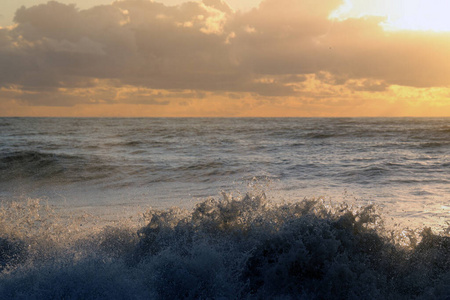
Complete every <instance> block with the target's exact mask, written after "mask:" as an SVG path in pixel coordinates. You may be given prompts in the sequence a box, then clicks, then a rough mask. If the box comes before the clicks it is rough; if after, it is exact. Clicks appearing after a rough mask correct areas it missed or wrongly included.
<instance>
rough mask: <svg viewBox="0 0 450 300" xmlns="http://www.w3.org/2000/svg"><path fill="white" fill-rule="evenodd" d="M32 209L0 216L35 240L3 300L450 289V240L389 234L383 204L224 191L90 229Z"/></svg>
mask: <svg viewBox="0 0 450 300" xmlns="http://www.w3.org/2000/svg"><path fill="white" fill-rule="evenodd" d="M15 207H16V208H17V205H16V206H14V205H12V206H9V207H7V208H8V209H7V210H4V212H6V211H8V210H9V211H12V212H13V213H14V209H15ZM22 208H23V207H22ZM25 208H26V209H25V211H27V210H28V212H27V213H25V214H22V216H23V218H22V220H24V218H25V219H26V220H28V222H19V221H18V223H17V224H16V225H14V224H13V223H14V219H9V221H8V222H5V220H4V219H3V221H2V222H3V223H0V225H1V230H0V233H1V235H0V238H2V239H4V240H5V241H6V240H8V241H12V240H14V241H16V242H15V243H17V244H16V245H27V247H26V250H25V251H26V255H24V256H22V257H23V258H22V260H20V261H19V260H16V261H14V262H13V261H12V260H11V264H10V265H9V268H5V269H4V270H3V272H2V274H1V275H0V280H2V283H3V284H2V285H1V286H0V296H1V297H2V298H21V297H37V298H50V299H51V298H58V297H65V298H77V297H78V298H80V297H81V298H91V299H92V298H96V299H111V298H112V299H123V298H151V299H180V298H185V299H207V298H223V299H229V298H233V299H235V298H243V299H260V298H276V297H278V298H295V299H297V298H300V299H329V298H332V299H350V298H368V299H369V298H370V299H391V298H399V299H411V298H424V299H425V298H427V299H429V298H436V299H445V298H446V297H448V296H450V286H449V284H448V283H449V282H450V271H449V270H450V237H449V236H448V235H446V234H445V233H440V234H435V233H433V232H432V231H431V229H428V228H424V229H422V230H420V234H416V233H414V232H413V231H411V232H409V233H408V232H407V233H406V234H405V232H403V233H402V232H393V231H388V230H386V229H385V228H384V227H383V220H382V217H381V216H380V214H379V213H378V209H377V207H376V206H373V205H369V206H365V207H353V206H350V205H346V204H341V205H331V204H327V203H325V202H324V201H323V200H321V199H309V200H307V199H305V200H302V201H298V202H293V203H280V204H276V203H274V202H273V201H270V200H268V199H267V198H266V196H265V195H264V194H258V195H253V196H252V195H245V196H244V197H238V198H234V197H231V196H230V195H227V194H223V199H220V200H218V199H213V198H211V199H208V200H205V201H203V202H201V203H199V204H197V206H196V207H195V208H194V209H193V210H192V211H188V210H184V209H180V208H171V209H168V210H149V211H147V212H146V213H144V214H143V216H142V219H141V220H140V222H145V223H146V224H145V225H143V226H142V225H141V226H139V225H138V224H139V222H138V223H124V224H122V225H118V224H117V225H114V226H108V227H104V228H101V227H95V226H91V227H89V228H85V229H84V230H85V231H84V233H83V231H82V230H81V229H79V227H77V226H76V224H78V223H80V220H78V219H77V220H72V221H73V222H72V221H71V222H69V223H67V222H68V221H67V220H66V219H64V218H62V219H58V215H57V214H56V215H54V214H53V213H52V212H50V211H47V209H46V208H45V206H39V205H38V203H36V202H30V203H28V204H27V205H25ZM17 211H20V209H17ZM22 211H23V210H22ZM37 215H39V216H40V217H39V218H38V217H37ZM16 219H18V220H19V219H20V218H16ZM145 220H147V221H145ZM10 223H11V224H12V225H11V224H10ZM8 224H9V225H10V226H9V227H8V226H6V225H8ZM19 224H21V225H19ZM26 224H28V225H26ZM30 229H32V230H31V231H30ZM25 232H27V233H25ZM4 240H0V242H2V241H4ZM1 245H3V244H2V243H0V246H1ZM5 245H6V244H5ZM43 245H45V246H43ZM8 247H9V246H8ZM10 248H11V249H12V248H13V247H10ZM24 249H25V248H24ZM19 252H20V251H19ZM19 252H17V253H19ZM13 253H14V252H13ZM5 257H6V256H5ZM0 258H3V257H0ZM7 259H8V258H7ZM62 275H63V276H62Z"/></svg>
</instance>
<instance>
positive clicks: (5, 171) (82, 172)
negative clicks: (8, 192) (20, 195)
mask: <svg viewBox="0 0 450 300" xmlns="http://www.w3.org/2000/svg"><path fill="white" fill-rule="evenodd" d="M111 168H113V167H111V166H107V165H104V164H102V163H101V162H99V161H98V160H93V159H92V160H89V159H86V158H84V157H80V156H74V155H64V154H56V153H45V152H39V151H18V152H9V153H2V155H1V157H0V182H8V181H11V180H19V179H28V180H34V181H44V180H46V181H49V180H52V182H54V183H58V182H59V183H62V182H73V181H87V180H93V179H99V178H103V177H106V176H109V172H110V171H111ZM53 179H54V180H53Z"/></svg>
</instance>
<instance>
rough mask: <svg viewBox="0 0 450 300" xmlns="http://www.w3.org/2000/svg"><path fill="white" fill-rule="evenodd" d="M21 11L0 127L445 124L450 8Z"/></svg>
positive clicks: (120, 4) (127, 5) (56, 5)
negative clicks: (90, 122)
mask: <svg viewBox="0 0 450 300" xmlns="http://www.w3.org/2000/svg"><path fill="white" fill-rule="evenodd" d="M21 1H26V0H21ZM30 1H31V0H30ZM30 1H28V2H27V3H28V4H27V5H25V6H22V7H17V8H16V10H15V15H14V18H12V17H11V16H10V17H7V16H6V15H4V17H5V18H6V19H8V18H9V19H11V20H14V21H11V22H13V23H12V24H11V25H9V26H7V27H3V28H0V69H1V72H0V116H74V117H75V116H129V117H133V116H141V117H143V116H152V117H171V116H173V117H177V116H183V117H189V116H192V117H200V116H208V117H239V116H254V117H257V116H265V117H270V116H273V117H282V116H289V117H295V116H318V117H323V116H333V117H338V116H374V117H375V116H450V59H449V53H450V21H449V20H450V18H448V17H447V16H446V14H447V12H449V11H450V10H449V9H448V8H449V6H450V1H449V2H447V1H444V0H427V1H423V0H422V1H420V0H395V1H393V0H371V1H368V0H345V1H343V0H321V1H317V0H264V1H262V2H259V1H257V0H251V1H250V0H249V1H247V2H239V1H238V0H233V1H231V0H230V1H228V2H227V1H223V0H201V1H189V2H185V1H183V0H166V1H164V0H161V2H160V1H157V0H155V1H150V0H121V1H111V2H108V1H106V0H98V2H96V1H92V2H89V3H92V6H89V5H88V2H87V0H83V1H80V2H79V4H80V7H78V6H77V5H76V4H69V0H61V1H50V2H42V1H34V2H33V3H32V4H30V3H31V2H30ZM11 3H12V2H7V4H8V5H9V6H10V5H12V4H11ZM14 3H16V2H14ZM17 3H19V2H17ZM96 3H97V4H101V5H97V6H95V5H96ZM236 3H239V6H238V7H237V8H236V5H237V4H236ZM4 14H6V13H4Z"/></svg>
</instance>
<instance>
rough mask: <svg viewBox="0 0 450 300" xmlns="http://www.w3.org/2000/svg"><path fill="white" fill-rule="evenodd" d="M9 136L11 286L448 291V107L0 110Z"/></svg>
mask: <svg viewBox="0 0 450 300" xmlns="http://www.w3.org/2000/svg"><path fill="white" fill-rule="evenodd" d="M0 141H1V143H0V153H1V155H0V197H1V201H2V207H1V210H0V270H1V276H0V281H1V282H0V283H1V284H0V296H1V298H2V299H3V298H5V299H7V298H18V299H30V298H31V299H44V298H45V299H89V298H90V299H180V298H188V299H218V298H221V299H233V298H245V299H253V298H255V299H261V298H274V297H279V298H282V299H285V298H286V299H333V298H334V299H362V298H364V299H371V298H372V299H393V298H396V299H415V298H418V299H447V297H449V296H450V272H449V271H448V270H450V262H449V260H448V259H449V257H450V252H449V251H450V241H449V237H448V234H449V230H450V227H449V225H450V224H449V222H450V198H449V196H448V195H449V194H450V171H449V170H450V169H449V166H450V158H449V154H450V119H449V118H430V119H428V118H362V119H354V118H350V119H321V118H319V119H314V118H313V119H308V118H292V119H291V118H282V119H147V118H145V119H98V118H92V119H91V118H80V119H77V118H0ZM246 195H247V196H246ZM305 198H306V200H303V199H305ZM149 207H153V208H149ZM170 207H173V208H171V209H169V208H170ZM177 207H178V208H177ZM428 226H430V227H431V229H427V227H428Z"/></svg>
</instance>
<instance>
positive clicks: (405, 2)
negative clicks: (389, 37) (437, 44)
mask: <svg viewBox="0 0 450 300" xmlns="http://www.w3.org/2000/svg"><path fill="white" fill-rule="evenodd" d="M449 12H450V1H448V0H377V1H367V0H346V1H345V3H344V4H343V5H342V6H341V7H340V8H339V9H338V10H337V11H335V12H334V13H333V14H332V16H333V17H335V18H338V19H345V18H349V17H353V18H355V17H356V18H358V17H363V16H368V15H372V16H382V17H385V18H386V21H384V22H383V28H385V29H386V30H420V31H437V32H439V31H450V17H449Z"/></svg>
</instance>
